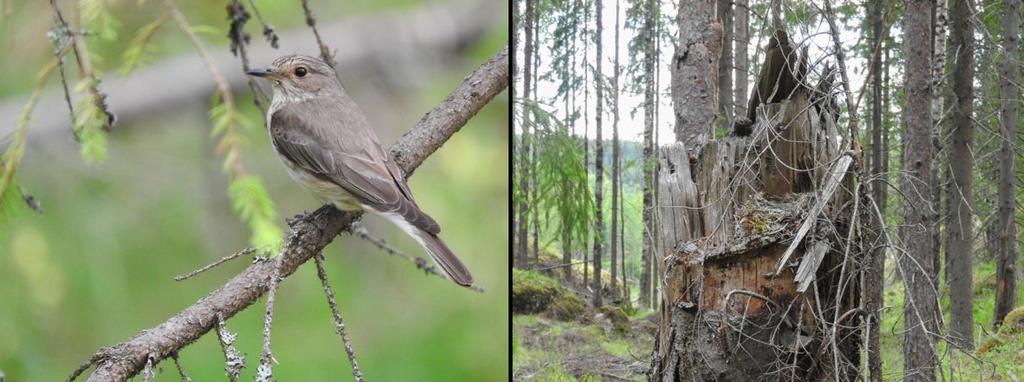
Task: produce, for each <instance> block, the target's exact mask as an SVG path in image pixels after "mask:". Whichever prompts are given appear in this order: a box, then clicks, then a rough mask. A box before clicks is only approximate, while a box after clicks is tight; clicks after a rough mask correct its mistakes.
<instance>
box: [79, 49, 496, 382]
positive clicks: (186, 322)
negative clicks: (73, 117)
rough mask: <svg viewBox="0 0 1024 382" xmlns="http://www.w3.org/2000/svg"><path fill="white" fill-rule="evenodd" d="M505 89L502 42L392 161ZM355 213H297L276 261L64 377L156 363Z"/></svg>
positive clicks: (121, 374) (393, 150)
mask: <svg viewBox="0 0 1024 382" xmlns="http://www.w3.org/2000/svg"><path fill="white" fill-rule="evenodd" d="M507 86H508V46H505V47H503V48H501V50H499V51H498V53H497V54H495V55H494V56H493V57H491V58H490V59H489V60H487V62H485V63H484V64H483V66H481V67H480V68H479V69H477V70H476V71H475V72H473V73H472V74H470V75H469V76H468V77H466V79H465V80H463V82H462V84H460V85H459V87H458V88H456V89H455V91H453V92H452V93H451V94H450V95H449V96H448V97H447V98H445V100H444V101H442V102H441V103H440V104H439V105H438V106H437V107H435V108H434V110H432V111H431V112H430V113H428V114H427V115H426V116H424V117H423V119H421V120H420V121H419V122H418V123H416V125H415V126H413V128H412V130H410V131H409V132H407V133H406V134H404V135H403V136H402V137H401V138H399V140H398V142H396V143H395V144H394V145H392V146H391V147H390V149H389V153H390V155H391V156H392V157H393V158H394V159H395V163H396V164H397V165H398V166H399V167H400V168H401V169H402V170H403V171H405V173H407V174H411V173H412V172H413V170H415V169H416V168H417V167H419V165H420V164H421V163H423V161H424V160H426V158H427V157H428V156H430V154H432V153H433V152H434V151H436V150H437V149H438V148H439V147H440V146H441V145H442V144H444V142H446V141H447V140H448V139H449V138H451V136H452V135H454V134H455V133H456V132H458V131H459V129H461V128H462V126H463V125H465V123H466V121H468V120H469V118H470V117H472V116H473V115H475V114H476V113H477V112H478V111H480V109H481V108H483V107H484V105H486V104H487V103H488V102H490V101H491V99H493V98H494V97H495V96H497V94H498V93H499V92H501V91H502V90H504V89H505V88H506V87H507ZM361 216H362V214H361V213H355V212H342V211H339V210H337V209H335V208H334V207H331V206H328V205H325V206H323V207H320V208H319V209H317V210H316V211H314V212H312V213H309V214H304V215H298V216H297V217H296V218H295V219H293V220H292V221H291V223H292V227H291V231H290V232H289V233H288V235H287V239H286V240H285V244H284V246H283V248H282V249H281V251H280V254H279V255H278V260H277V261H264V262H258V263H254V264H252V265H250V266H249V267H248V268H246V269H245V270H243V271H242V272H241V273H240V274H238V275H237V276H235V277H234V278H232V279H231V280H228V281H227V282H226V283H225V284H224V285H223V286H221V287H220V288H218V289H217V290H215V291H213V292H211V293H210V294H209V295H207V296H206V297H204V298H202V299H200V300H199V301H197V302H196V303H194V304H192V306H189V307H188V308H185V309H184V310H182V311H181V312H179V313H177V314H176V315H174V316H173V317H171V318H169V319H168V320H167V321H165V322H163V323H161V324H160V325H158V326H156V327H154V328H151V329H148V330H143V331H142V332H140V333H139V334H137V335H136V336H135V337H133V338H131V339H130V340H128V341H126V342H122V343H120V344H117V345H114V346H111V347H104V348H101V349H100V350H99V351H97V352H96V354H95V355H94V356H93V357H92V358H91V359H90V360H89V361H88V362H86V363H85V364H84V367H81V368H79V370H76V373H75V374H73V375H72V376H71V378H69V380H73V379H74V377H76V376H77V375H78V374H79V373H81V371H82V370H85V369H87V368H88V367H90V366H92V365H95V366H96V369H95V370H94V371H93V373H92V375H91V376H90V377H89V381H124V380H127V379H129V378H131V377H132V376H134V375H136V374H138V373H139V372H140V371H141V370H142V368H143V367H144V366H145V363H146V360H147V359H153V360H154V362H159V361H160V360H163V359H165V358H167V357H170V356H171V355H172V354H177V353H178V352H179V351H180V350H181V349H182V348H184V347H186V346H188V345H189V344H191V343H193V342H195V341H196V340H197V339H199V337H202V336H203V335H204V334H206V333H207V332H209V331H210V330H211V329H213V328H214V327H215V324H216V323H217V322H218V321H217V317H218V316H222V317H224V318H225V319H226V318H230V317H231V316H233V315H235V314H236V313H238V312H240V311H241V310H243V309H245V308H247V307H248V306H250V305H252V304H254V303H256V301H257V300H258V299H259V298H260V297H262V296H263V294H264V293H266V292H267V290H268V288H269V287H270V282H271V277H272V276H273V275H274V274H279V275H280V277H281V278H282V279H284V278H287V277H288V276H289V275H291V274H292V273H294V272H295V270H296V269H298V267H299V266H300V265H302V264H303V263H305V262H306V261H308V260H309V259H310V258H312V257H313V256H315V255H317V254H319V253H320V252H321V251H322V250H323V249H324V247H326V246H327V245H328V244H330V243H331V241H333V240H334V237H336V236H337V235H338V234H340V233H341V232H347V231H348V230H349V227H350V226H351V224H352V223H353V222H355V221H357V220H359V218H360V217H361ZM278 272H279V273H278Z"/></svg>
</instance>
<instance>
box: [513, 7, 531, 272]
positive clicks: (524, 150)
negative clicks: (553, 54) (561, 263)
mask: <svg viewBox="0 0 1024 382" xmlns="http://www.w3.org/2000/svg"><path fill="white" fill-rule="evenodd" d="M533 14H534V0H526V11H525V13H524V14H523V16H522V18H523V20H522V21H525V23H524V26H523V31H524V33H525V36H524V39H525V42H524V43H523V96H524V97H529V96H530V78H532V77H533V75H532V73H533V68H532V67H533V49H534V48H533ZM522 21H520V22H522ZM524 99H525V98H524ZM521 120H522V122H523V125H522V131H521V132H520V135H519V139H520V141H519V150H518V151H519V171H518V172H519V192H520V194H519V210H518V214H517V220H516V225H517V227H516V253H515V260H516V262H515V265H516V266H517V267H519V268H526V267H527V266H528V265H529V260H528V258H527V245H526V244H527V242H526V241H527V238H526V231H527V225H528V224H529V206H528V205H527V201H528V200H529V199H530V181H529V179H530V171H529V168H530V144H529V141H530V127H529V125H530V122H529V121H530V113H529V108H527V107H524V108H523V116H522V119H521Z"/></svg>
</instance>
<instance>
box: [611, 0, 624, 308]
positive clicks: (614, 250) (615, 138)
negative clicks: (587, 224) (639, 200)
mask: <svg viewBox="0 0 1024 382" xmlns="http://www.w3.org/2000/svg"><path fill="white" fill-rule="evenodd" d="M619 3H620V2H618V1H616V2H615V60H614V66H615V68H614V69H615V74H614V77H613V78H612V81H613V82H612V89H613V91H614V92H615V93H614V94H613V95H614V109H613V112H614V116H613V119H612V227H611V231H610V232H611V234H610V235H609V236H611V247H610V248H609V249H610V250H611V251H610V253H609V256H610V257H611V267H612V269H611V274H612V280H611V285H609V291H610V292H609V293H611V297H612V298H617V297H616V296H618V289H617V288H616V283H617V281H615V280H616V278H617V277H618V273H619V272H618V267H617V265H618V264H617V263H616V260H617V257H618V255H619V253H618V252H619V235H618V233H619V213H620V210H619V182H620V180H619V177H620V176H621V174H620V173H619V171H620V170H621V169H620V167H619V166H620V165H619V161H620V160H621V159H620V154H619V13H620V11H621V9H620V5H619ZM622 276H623V278H625V276H626V275H625V274H623V275H622Z"/></svg>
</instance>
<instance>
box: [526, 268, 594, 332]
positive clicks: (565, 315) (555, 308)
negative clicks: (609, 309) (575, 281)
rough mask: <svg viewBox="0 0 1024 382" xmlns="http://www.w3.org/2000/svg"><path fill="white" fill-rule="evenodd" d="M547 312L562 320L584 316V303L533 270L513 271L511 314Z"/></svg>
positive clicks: (567, 290)
mask: <svg viewBox="0 0 1024 382" xmlns="http://www.w3.org/2000/svg"><path fill="white" fill-rule="evenodd" d="M542 312H547V313H548V314H549V315H551V316H552V317H554V318H558V319H562V320H572V319H577V318H578V317H579V316H580V315H582V314H583V313H584V306H583V301H581V300H580V298H579V297H577V296H576V294H575V293H573V292H572V291H570V290H569V289H568V288H565V287H563V286H562V285H561V284H559V283H558V281H555V280H554V279H552V278H550V277H547V276H545V275H542V274H540V273H538V272H534V271H525V270H520V269H513V270H512V313H515V314H536V313H542Z"/></svg>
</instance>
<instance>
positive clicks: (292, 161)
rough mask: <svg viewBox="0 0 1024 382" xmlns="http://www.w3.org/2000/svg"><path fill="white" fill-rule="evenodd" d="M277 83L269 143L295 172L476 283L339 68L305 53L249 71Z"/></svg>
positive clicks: (454, 277)
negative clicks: (386, 223) (354, 97)
mask: <svg viewBox="0 0 1024 382" xmlns="http://www.w3.org/2000/svg"><path fill="white" fill-rule="evenodd" d="M246 74H248V75H250V76H255V77H260V78H263V79H265V80H268V81H269V82H270V84H271V87H272V88H273V96H272V99H271V102H270V107H269V109H268V110H267V114H266V122H267V130H268V132H269V134H270V142H271V144H272V146H273V147H274V150H275V151H276V152H277V154H278V157H280V159H281V161H282V162H283V163H284V165H285V169H286V170H287V172H288V174H289V175H290V176H291V177H292V179H294V180H295V181H296V182H297V183H299V184H300V185H301V186H302V187H303V188H305V189H306V190H308V191H310V192H311V193H312V194H313V195H314V196H316V197H318V198H319V199H321V200H323V201H325V202H327V203H329V204H331V205H333V206H334V207H335V208H337V209H339V210H342V211H370V212H373V213H376V214H379V215H380V216H382V217H384V218H385V219H387V220H389V221H391V222H392V223H394V224H395V225H397V226H398V227H399V228H401V229H402V230H403V231H405V233H407V234H408V235H409V236H411V237H412V238H413V239H415V240H416V241H417V242H418V243H419V244H420V245H421V246H422V247H423V249H424V250H425V251H426V252H427V253H428V254H429V255H430V257H431V259H433V261H434V263H435V264H437V265H438V267H439V268H441V271H442V272H443V273H444V275H445V276H446V277H447V278H448V279H450V280H451V281H453V282H455V283H456V284H458V285H461V286H464V287H470V286H472V284H473V276H472V275H471V274H470V272H469V270H468V269H467V268H466V266H465V265H464V264H463V263H462V261H461V260H459V258H458V257H456V256H455V254H454V253H452V251H451V249H449V248H448V246H447V245H445V243H444V242H443V241H441V239H440V238H439V237H438V234H440V232H441V227H440V225H438V224H437V222H436V221H434V219H433V218H431V217H430V215H427V214H426V213H425V212H423V211H422V210H421V209H420V207H419V206H418V205H417V204H416V201H415V200H413V195H412V192H411V191H410V190H409V186H408V184H407V183H406V180H405V175H404V173H403V172H402V169H401V168H399V167H398V165H397V164H395V162H394V160H393V159H392V158H391V157H390V156H389V154H388V152H387V150H385V149H384V148H383V147H382V146H381V144H380V139H379V138H378V137H377V134H376V133H375V132H374V130H373V128H372V127H371V126H370V122H369V120H367V118H366V116H365V114H363V112H362V110H360V108H359V106H358V105H356V103H355V101H353V100H352V98H351V97H350V96H349V95H348V92H347V91H346V90H345V89H344V87H343V86H342V85H341V82H340V81H339V80H338V76H337V75H336V72H335V70H334V68H332V67H331V66H330V65H328V64H326V63H325V62H324V61H323V60H321V59H319V58H317V57H312V56H307V55H301V54H291V55H285V56H282V57H280V58H278V59H276V60H274V61H273V62H272V63H271V64H270V65H269V66H266V67H263V68H256V69H252V70H248V71H246Z"/></svg>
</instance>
